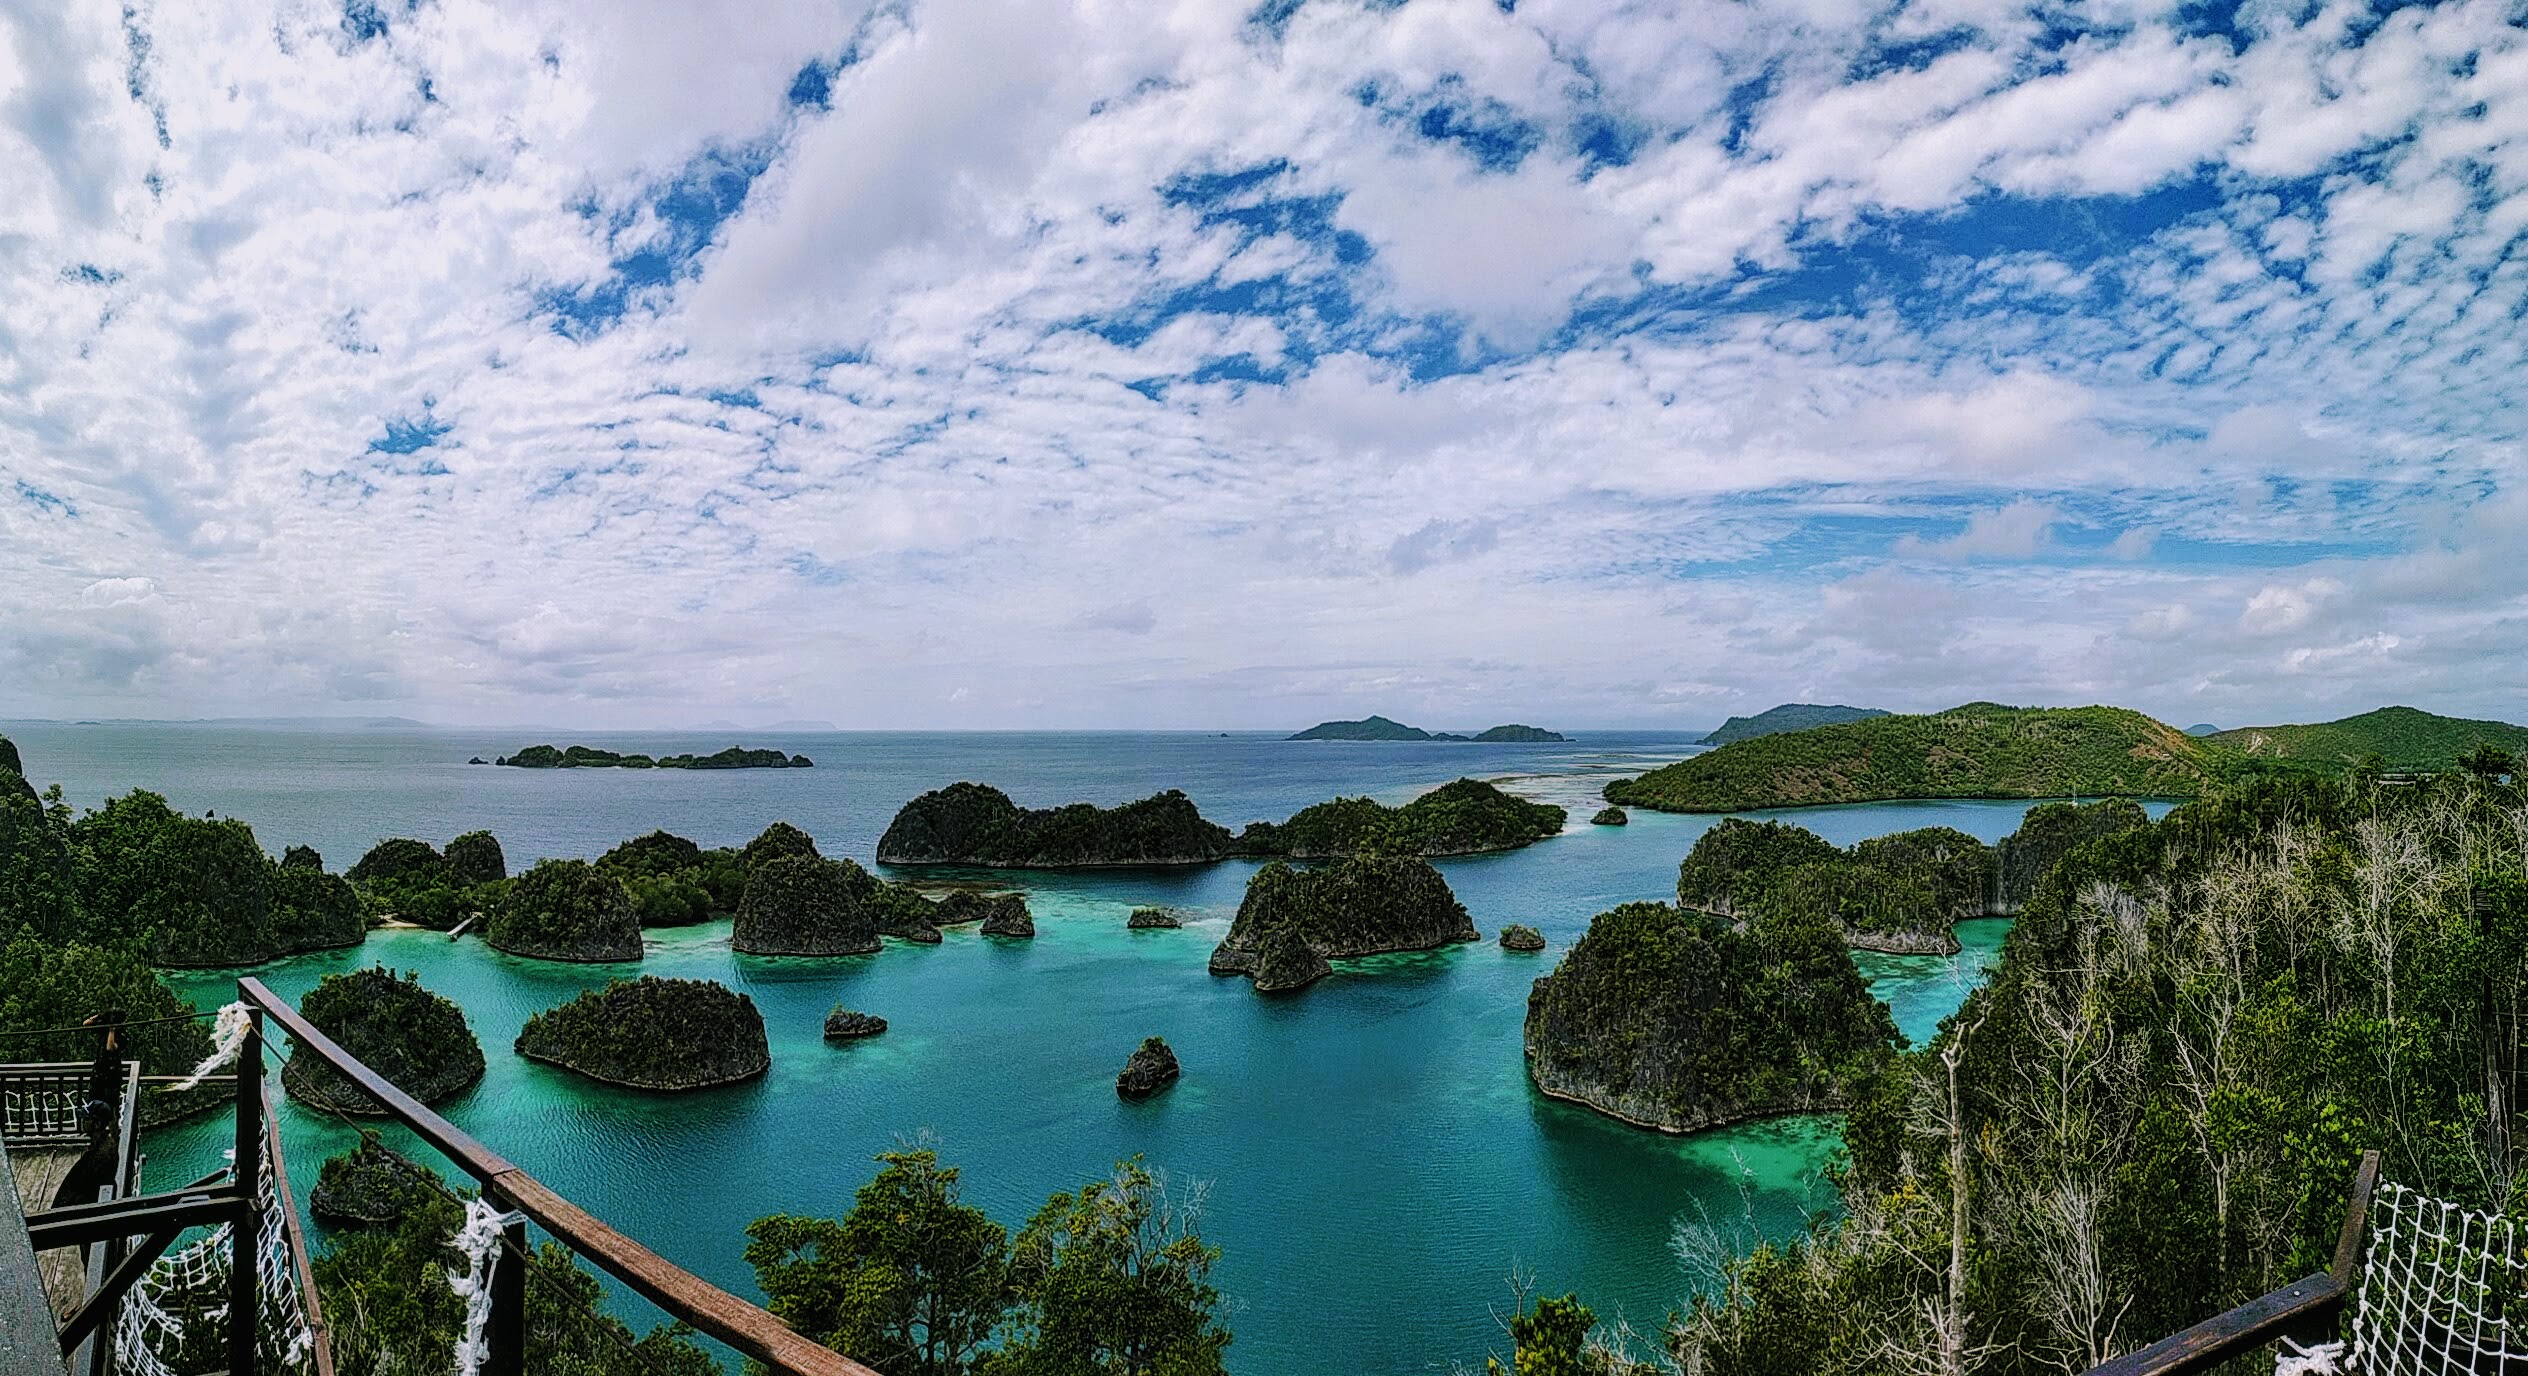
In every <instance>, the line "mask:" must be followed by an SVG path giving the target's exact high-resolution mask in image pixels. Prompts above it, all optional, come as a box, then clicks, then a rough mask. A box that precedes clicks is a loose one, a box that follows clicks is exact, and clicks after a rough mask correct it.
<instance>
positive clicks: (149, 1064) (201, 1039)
mask: <svg viewBox="0 0 2528 1376" xmlns="http://www.w3.org/2000/svg"><path fill="white" fill-rule="evenodd" d="M0 802H5V800H0ZM114 1008H119V1009H121V1010H123V1016H124V1018H125V1019H126V1020H127V1021H130V1022H135V1023H140V1022H152V1021H154V1020H156V1019H159V1018H173V1017H182V1016H185V1015H189V1014H191V1013H193V1012H194V1011H195V1009H194V1007H193V1005H192V1004H191V1003H190V1002H187V1001H186V1000H184V999H180V998H178V997H176V996H175V994H174V993H172V992H170V991H169V990H168V988H167V986H165V985H164V984H161V983H159V982H158V976H157V973H156V972H155V971H153V970H151V969H150V968H149V966H148V965H147V964H146V963H145V962H144V961H143V960H142V958H141V956H140V954H139V953H138V952H137V951H135V950H133V949H131V948H130V947H129V946H128V945H126V946H118V947H109V946H91V945H87V944H84V943H81V942H67V943H56V942H53V941H49V940H46V939H45V938H43V937H41V936H39V935H37V934H35V933H32V932H23V931H22V932H19V933H18V934H16V935H14V936H11V937H9V938H7V940H6V943H5V944H0V1031H9V1032H29V1031H34V1030H37V1029H40V1028H50V1027H76V1026H78V1025H79V1024H80V1023H82V1022H84V1021H86V1020H87V1019H88V1018H91V1017H93V1016H95V1015H97V1014H99V1013H103V1012H105V1011H107V1010H108V1009H114ZM123 1036H124V1043H123V1045H124V1050H125V1052H126V1053H127V1054H129V1055H130V1056H132V1057H133V1059H135V1060H138V1061H139V1062H140V1064H141V1069H142V1070H143V1071H144V1072H146V1073H148V1074H151V1075H180V1074H183V1073H184V1072H186V1071H189V1070H191V1069H192V1068H193V1067H194V1065H195V1064H196V1063H197V1062H199V1061H200V1060H201V1059H202V1058H203V1057H205V1056H207V1055H209V1054H210V1052H211V1034H210V1032H209V1030H208V1028H207V1026H206V1025H205V1024H204V1023H201V1022H159V1023H156V1025H154V1026H149V1027H134V1028H132V1029H130V1030H129V1031H127V1032H125V1033H124V1034H123ZM97 1045H98V1037H97V1035H96V1034H95V1033H93V1032H65V1033H59V1034H56V1035H53V1036H46V1037H13V1038H11V1039H10V1040H9V1043H8V1048H9V1056H10V1058H11V1059H13V1060H20V1061H86V1060H89V1059H91V1058H93V1057H94V1056H95V1055H96V1054H97Z"/></svg>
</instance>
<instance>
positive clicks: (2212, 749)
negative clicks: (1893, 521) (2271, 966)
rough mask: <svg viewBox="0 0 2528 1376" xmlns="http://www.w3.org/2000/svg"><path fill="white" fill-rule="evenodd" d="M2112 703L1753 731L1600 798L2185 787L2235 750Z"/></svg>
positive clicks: (2143, 792)
mask: <svg viewBox="0 0 2528 1376" xmlns="http://www.w3.org/2000/svg"><path fill="white" fill-rule="evenodd" d="M2237 759H2238V757H2237V755H2236V754H2235V753H2234V752H2233V751H2231V750H2230V749H2229V747H2227V746H2224V745H2220V744H2217V743H2215V742H2212V741H2207V740H2199V739H2197V738H2195V737H2192V736H2189V735H2187V734H2185V733H2184V732H2182V731H2179V730H2178V729H2176V728H2175V727H2173V726H2170V725H2168V724H2167V723H2165V722H2160V721H2155V720H2153V719H2151V718H2149V717H2146V716H2143V715H2142V714H2141V713H2139V712H2134V711H2130V710H2127V709H2125V708H2121V707H2003V706H2000V705H1998V704H1995V703H1989V702H1971V703H1968V704H1967V705H1965V706H1964V707H1952V708H1950V709H1949V710H1948V711H1946V712H1934V713H1931V714H1929V715H1927V716H1893V717H1873V718H1870V719H1868V720H1866V721H1851V722H1842V723H1838V724H1835V725H1831V726H1819V727H1813V728H1811V729H1809V730H1806V731H1792V732H1785V733H1782V734H1778V735H1770V736H1759V737H1756V738H1754V739H1752V740H1742V741H1737V742H1735V743H1732V744H1729V745H1724V746H1722V747H1721V748H1719V749H1718V750H1714V751H1712V752H1711V753H1709V754H1705V755H1696V756H1694V757H1693V758H1691V759H1685V760H1679V761H1678V762H1676V763H1675V764H1672V765H1668V766H1666V767H1664V768H1660V769H1655V770H1652V771H1651V772H1650V773H1648V774H1644V775H1642V776H1641V777H1639V778H1637V779H1619V780H1617V781H1615V782H1614V783H1611V784H1609V785H1607V787H1606V798H1607V801H1608V802H1611V803H1623V804H1629V805H1632V806H1636V807H1647V808H1656V809H1660V810H1662V811H1667V812H1736V811H1740V810H1742V809H1746V808H1765V807H1801V806H1808V805H1812V804H1817V803H1865V802H1875V801H1879V800H1882V799H1888V798H2068V797H2102V796H2123V797H2154V796H2156V797H2190V796H2193V795H2195V794H2199V793H2201V792H2203V791H2204V789H2205V788H2206V787H2207V786H2208V785H2209V784H2210V783H2212V782H2213V781H2215V780H2217V779H2218V778H2220V777H2222V776H2223V775H2225V774H2226V773H2227V772H2229V770H2230V769H2231V768H2232V767H2233V766H2234V764H2235V763H2236V762H2237Z"/></svg>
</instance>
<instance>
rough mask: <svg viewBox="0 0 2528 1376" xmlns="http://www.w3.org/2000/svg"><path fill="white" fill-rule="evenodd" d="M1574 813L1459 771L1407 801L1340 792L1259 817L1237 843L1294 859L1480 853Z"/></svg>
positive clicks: (1555, 828) (1531, 837)
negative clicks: (1277, 817)
mask: <svg viewBox="0 0 2528 1376" xmlns="http://www.w3.org/2000/svg"><path fill="white" fill-rule="evenodd" d="M1567 815H1568V814H1566V813H1565V812H1564V811H1563V809H1561V808H1559V807H1555V806H1554V805H1553V804H1551V803H1531V802H1528V801H1527V800H1525V799H1523V798H1517V797H1513V796H1511V795H1510V794H1508V793H1504V792H1502V791H1501V790H1500V789H1499V788H1497V787H1495V786H1493V785H1492V784H1488V783H1485V782H1484V781H1483V780H1481V779H1459V780H1457V781H1455V782H1453V783H1446V784H1442V785H1440V786H1439V787H1438V788H1435V789H1432V790H1431V791H1430V792H1428V793H1425V794H1423V795H1422V796H1420V797H1418V798H1415V799H1413V800H1412V801H1411V802H1408V803H1406V804H1404V805H1403V806H1401V807H1388V806H1387V805H1385V804H1384V803H1380V802H1378V801H1376V800H1374V799H1370V798H1337V799H1335V800H1333V801H1332V802H1325V803H1317V804H1314V805H1312V806H1309V807H1304V808H1301V809H1300V810H1299V811H1297V812H1295V813H1293V814H1291V818H1290V820H1289V821H1287V822H1278V823H1276V822H1252V823H1249V824H1248V825H1247V828H1246V829H1245V830H1244V831H1241V832H1239V833H1238V850H1239V852H1240V853H1241V854H1245V855H1254V856H1282V857H1287V858H1289V859H1293V860H1322V859H1329V858H1332V857H1335V856H1342V855H1354V854H1359V853H1362V852H1365V851H1375V852H1378V853H1381V854H1387V855H1425V856H1429V855H1474V854H1479V853H1481V852H1485V851H1496V850H1514V849H1516V848H1518V847H1520V846H1524V845H1528V844H1530V843H1531V842H1535V841H1540V840H1543V839H1544V838H1546V837H1548V836H1552V835H1555V834H1556V833H1558V832H1560V831H1561V830H1562V824H1563V819H1564V818H1565V816H1567Z"/></svg>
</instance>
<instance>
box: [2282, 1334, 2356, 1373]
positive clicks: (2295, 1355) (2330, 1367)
mask: <svg viewBox="0 0 2528 1376" xmlns="http://www.w3.org/2000/svg"><path fill="white" fill-rule="evenodd" d="M2282 1346H2283V1348H2284V1349H2285V1350H2284V1351H2283V1352H2282V1353H2280V1354H2279V1355H2277V1356H2276V1357H2275V1358H2274V1361H2273V1376H2339V1374H2340V1373H2341V1372H2342V1371H2343V1369H2344V1345H2343V1344H2342V1343H2340V1342H2332V1343H2311V1344H2309V1345H2308V1346H2307V1347H2302V1346H2300V1344H2299V1343H2298V1342H2297V1341H2295V1340H2294V1339H2291V1338H2284V1339H2283V1340H2282Z"/></svg>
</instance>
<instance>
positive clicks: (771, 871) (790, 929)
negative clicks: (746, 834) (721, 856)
mask: <svg viewBox="0 0 2528 1376" xmlns="http://www.w3.org/2000/svg"><path fill="white" fill-rule="evenodd" d="M878 888H879V885H878V881H877V879H876V877H875V876H873V875H871V874H870V873H869V872H868V871H867V870H864V869H862V868H861V867H860V866H859V865H857V864H854V863H853V862H851V861H849V860H820V859H816V858H814V857H810V856H791V857H788V858H784V859H777V860H768V861H765V862H764V863H762V864H759V865H756V866H755V867H754V868H752V869H751V870H749V871H748V872H747V875H746V894H745V897H743V898H742V899H740V900H739V901H738V905H737V921H736V923H735V924H734V925H732V926H731V928H730V929H729V945H730V946H731V947H733V948H735V949H736V950H739V951H743V952H745V953H746V954H748V955H758V956H851V955H867V954H869V953H870V952H873V951H875V950H877V949H878V928H877V922H876V921H875V914H873V913H872V912H871V907H872V900H874V899H875V898H877V897H878Z"/></svg>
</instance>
